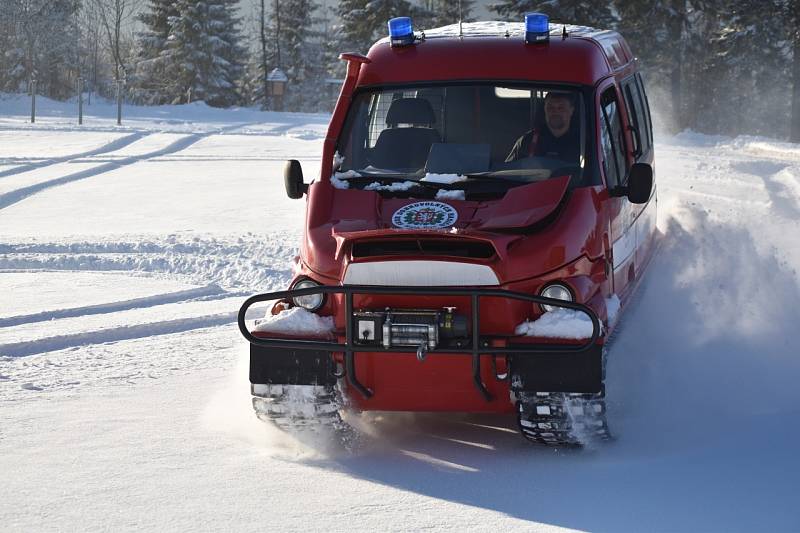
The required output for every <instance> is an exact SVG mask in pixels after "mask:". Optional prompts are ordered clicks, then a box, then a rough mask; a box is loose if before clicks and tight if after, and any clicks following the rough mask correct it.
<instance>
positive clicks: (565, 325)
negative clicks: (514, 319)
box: [515, 309, 592, 340]
mask: <svg viewBox="0 0 800 533" xmlns="http://www.w3.org/2000/svg"><path fill="white" fill-rule="evenodd" d="M515 333H516V334H517V335H527V336H529V337H545V338H548V339H572V340H579V339H588V338H590V337H591V336H592V321H591V320H590V319H589V315H587V314H586V313H581V312H580V311H573V310H572V309H556V310H555V311H548V312H546V313H544V314H543V315H542V316H540V317H539V318H537V319H536V320H533V321H530V320H526V321H525V322H523V323H522V324H520V325H518V326H517V328H516V330H515Z"/></svg>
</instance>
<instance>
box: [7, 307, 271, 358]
mask: <svg viewBox="0 0 800 533" xmlns="http://www.w3.org/2000/svg"><path fill="white" fill-rule="evenodd" d="M260 313H263V310H261V311H259V310H258V309H251V310H250V312H248V313H247V317H246V318H247V319H248V320H252V319H254V318H256V317H258V316H259V314H260ZM238 315H239V310H238V309H237V310H236V311H230V312H226V313H215V314H213V315H203V316H197V317H188V318H176V319H173V320H162V321H156V322H149V323H146V324H134V325H130V326H117V327H112V328H106V329H99V330H94V331H83V332H80V333H73V334H70V335H57V336H53V337H46V338H43V339H36V340H31V341H25V342H13V343H8V344H0V358H3V357H9V358H19V357H27V356H31V355H37V354H41V353H46V352H54V351H58V350H65V349H68V348H75V347H78V346H86V345H91V344H104V343H110V342H119V341H127V340H132V339H141V338H145V337H155V336H159V335H170V334H173V333H183V332H186V331H191V330H196V329H206V328H212V327H216V326H225V325H231V326H233V325H234V324H235V323H236V321H237V318H238Z"/></svg>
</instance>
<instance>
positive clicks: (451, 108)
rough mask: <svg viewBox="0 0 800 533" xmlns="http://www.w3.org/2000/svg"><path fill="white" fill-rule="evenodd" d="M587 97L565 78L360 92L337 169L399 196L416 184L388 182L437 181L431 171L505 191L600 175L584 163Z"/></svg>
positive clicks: (577, 182) (355, 184)
mask: <svg viewBox="0 0 800 533" xmlns="http://www.w3.org/2000/svg"><path fill="white" fill-rule="evenodd" d="M587 105H588V104H587V103H586V101H585V99H584V96H583V93H582V92H581V90H580V89H578V88H576V87H568V86H551V85H547V86H545V85H536V84H507V83H491V82H485V83H453V84H429V85H424V86H404V87H386V88H374V89H367V90H363V91H361V92H359V93H358V94H357V95H356V97H355V98H354V101H353V103H352V105H351V106H350V109H349V111H348V116H347V119H346V121H345V127H344V129H343V131H342V135H341V136H340V138H339V141H338V143H337V151H338V152H339V154H340V155H343V156H345V161H344V163H343V164H342V165H341V167H340V168H339V170H340V171H341V173H342V174H345V173H347V174H348V175H347V176H344V177H343V179H347V180H348V181H349V185H350V187H351V188H372V190H380V191H381V193H382V194H384V193H386V194H389V193H395V192H396V193H397V195H407V191H408V190H409V187H410V186H409V185H405V186H404V187H406V188H405V189H402V188H400V186H399V185H398V186H396V187H393V188H387V187H384V185H386V184H387V183H389V180H392V179H394V180H398V179H400V180H403V181H404V182H405V183H406V184H408V182H420V181H427V182H428V183H430V179H423V178H426V176H427V175H428V174H449V175H461V176H466V179H463V180H458V181H457V182H456V183H461V185H453V187H450V188H463V189H465V190H467V196H470V194H469V193H470V190H471V189H475V190H478V189H481V190H483V191H490V192H491V191H494V190H498V191H501V192H502V191H505V190H507V189H508V188H510V187H514V186H518V185H524V184H526V183H531V182H534V181H541V180H546V179H549V178H556V177H561V176H565V175H567V176H570V184H571V186H582V185H588V184H590V182H593V181H594V180H595V176H594V173H593V172H591V171H589V170H587V163H586V161H587V150H586V147H587V144H589V143H588V142H587V135H588V133H587V132H588V131H590V130H589V128H588V127H587V121H586V113H585V108H586V106H587ZM592 142H593V141H592ZM348 171H353V172H349V173H348ZM473 181H474V182H476V183H478V182H479V183H481V185H480V186H477V185H476V186H474V187H473V184H472V182H473ZM376 182H377V185H376ZM584 182H585V183H584ZM412 188H413V187H412ZM430 188H431V187H430V186H428V189H430ZM390 189H391V190H390ZM419 193H420V191H419V190H416V191H415V194H416V195H419ZM435 193H436V191H435V190H433V192H432V194H435ZM487 194H490V193H489V192H487Z"/></svg>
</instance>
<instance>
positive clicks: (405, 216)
mask: <svg viewBox="0 0 800 533" xmlns="http://www.w3.org/2000/svg"><path fill="white" fill-rule="evenodd" d="M456 220H458V212H457V211H456V210H455V209H453V207H452V206H449V205H447V204H443V203H442V202H417V203H414V204H408V205H404V206H403V207H401V208H400V209H398V210H397V211H395V212H394V215H392V224H393V225H395V226H397V227H398V228H408V229H437V228H449V227H450V226H452V225H453V224H455V223H456Z"/></svg>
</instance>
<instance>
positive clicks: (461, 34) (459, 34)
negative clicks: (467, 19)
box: [458, 0, 464, 39]
mask: <svg viewBox="0 0 800 533" xmlns="http://www.w3.org/2000/svg"><path fill="white" fill-rule="evenodd" d="M458 38H459V39H463V38H464V30H463V27H462V25H461V0H458Z"/></svg>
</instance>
